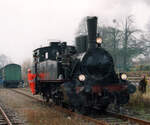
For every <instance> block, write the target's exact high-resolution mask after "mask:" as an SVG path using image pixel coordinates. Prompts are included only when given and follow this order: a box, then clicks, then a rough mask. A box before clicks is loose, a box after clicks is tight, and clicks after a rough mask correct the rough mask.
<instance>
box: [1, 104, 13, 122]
mask: <svg viewBox="0 0 150 125" xmlns="http://www.w3.org/2000/svg"><path fill="white" fill-rule="evenodd" d="M0 125H13V123H12V122H11V121H10V119H9V118H8V116H7V115H6V113H5V111H4V110H3V108H2V107H1V106H0Z"/></svg>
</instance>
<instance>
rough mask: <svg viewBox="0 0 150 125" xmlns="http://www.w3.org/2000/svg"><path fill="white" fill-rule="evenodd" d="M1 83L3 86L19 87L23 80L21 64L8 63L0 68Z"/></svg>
mask: <svg viewBox="0 0 150 125" xmlns="http://www.w3.org/2000/svg"><path fill="white" fill-rule="evenodd" d="M0 78H1V82H0V85H1V86H3V87H9V88H11V87H13V88H14V87H18V85H19V84H20V82H22V77H21V66H20V65H18V64H8V65H6V66H5V67H3V68H1V69H0Z"/></svg>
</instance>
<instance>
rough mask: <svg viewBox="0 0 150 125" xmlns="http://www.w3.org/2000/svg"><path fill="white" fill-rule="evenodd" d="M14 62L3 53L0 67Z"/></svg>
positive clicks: (0, 58) (0, 56)
mask: <svg viewBox="0 0 150 125" xmlns="http://www.w3.org/2000/svg"><path fill="white" fill-rule="evenodd" d="M9 63H12V61H11V60H10V58H8V57H7V56H6V55H4V54H1V55H0V68H2V67H4V66H5V65H7V64H9Z"/></svg>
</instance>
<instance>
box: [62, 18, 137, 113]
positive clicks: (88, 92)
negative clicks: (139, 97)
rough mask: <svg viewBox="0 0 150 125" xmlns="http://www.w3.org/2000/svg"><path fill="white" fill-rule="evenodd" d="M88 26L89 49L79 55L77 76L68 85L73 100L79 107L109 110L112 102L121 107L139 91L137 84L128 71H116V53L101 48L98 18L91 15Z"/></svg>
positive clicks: (70, 99)
mask: <svg viewBox="0 0 150 125" xmlns="http://www.w3.org/2000/svg"><path fill="white" fill-rule="evenodd" d="M87 27H88V40H86V42H87V41H88V44H87V43H86V42H85V43H86V44H87V49H85V51H83V52H81V53H79V54H78V56H77V59H79V60H80V61H79V62H78V68H77V70H76V71H75V72H76V73H75V78H76V79H75V80H73V81H72V82H69V84H68V83H65V84H64V88H65V90H66V93H67V95H68V96H69V101H70V103H71V104H72V105H73V106H75V107H82V108H85V107H96V108H99V109H101V110H105V109H106V108H107V106H108V105H109V104H110V103H116V105H118V106H119V105H121V104H126V103H128V101H129V94H131V93H134V92H135V90H136V89H135V86H133V85H132V84H130V83H129V81H127V80H126V78H125V76H126V75H125V74H122V76H124V77H121V74H120V76H119V75H118V74H116V73H115V70H114V63H113V58H112V56H111V55H110V54H109V53H108V52H107V51H106V50H105V49H103V48H102V47H101V42H102V41H101V40H102V39H101V38H97V33H96V31H97V17H90V18H88V19H87ZM80 41H81V42H83V41H82V40H80ZM78 45H80V44H78ZM77 48H78V46H77ZM74 60H76V58H75V59H74ZM76 74H78V75H76ZM71 83H73V85H72V84H71ZM73 97H74V98H73Z"/></svg>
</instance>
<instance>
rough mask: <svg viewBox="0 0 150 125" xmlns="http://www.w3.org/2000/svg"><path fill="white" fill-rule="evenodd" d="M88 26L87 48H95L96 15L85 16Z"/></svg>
mask: <svg viewBox="0 0 150 125" xmlns="http://www.w3.org/2000/svg"><path fill="white" fill-rule="evenodd" d="M87 28H88V49H94V48H96V34H97V17H96V16H94V17H88V18H87Z"/></svg>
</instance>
